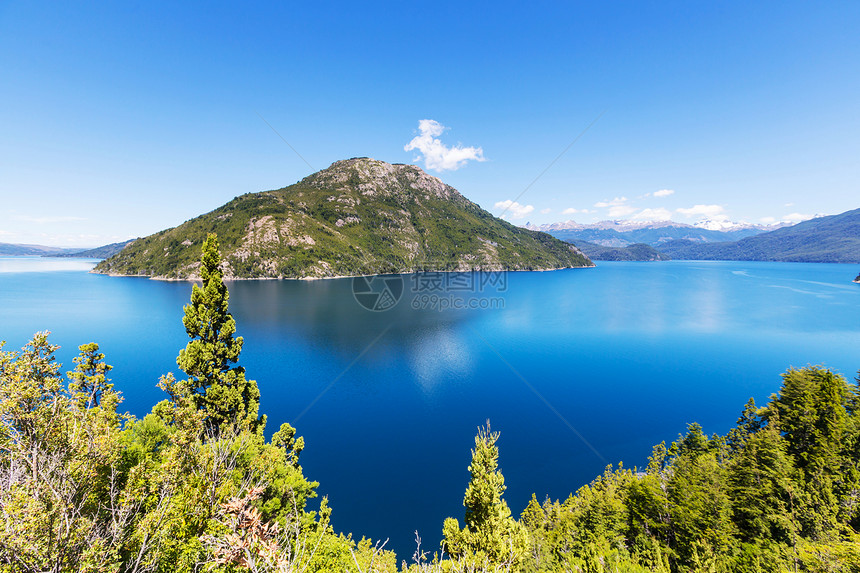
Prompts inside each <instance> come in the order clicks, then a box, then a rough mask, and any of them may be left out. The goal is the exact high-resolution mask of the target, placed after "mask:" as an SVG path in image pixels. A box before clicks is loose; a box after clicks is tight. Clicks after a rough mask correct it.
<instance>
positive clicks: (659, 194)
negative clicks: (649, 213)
mask: <svg viewBox="0 0 860 573" xmlns="http://www.w3.org/2000/svg"><path fill="white" fill-rule="evenodd" d="M674 193H675V190H674V189H660V190H659V191H654V193H652V195H653V196H654V197H668V196H669V195H674Z"/></svg>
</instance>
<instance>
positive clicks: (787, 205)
mask: <svg viewBox="0 0 860 573" xmlns="http://www.w3.org/2000/svg"><path fill="white" fill-rule="evenodd" d="M783 207H794V203H786V204H785V205H783Z"/></svg>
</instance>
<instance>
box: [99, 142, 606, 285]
mask: <svg viewBox="0 0 860 573" xmlns="http://www.w3.org/2000/svg"><path fill="white" fill-rule="evenodd" d="M209 232H216V233H218V240H219V243H220V245H221V249H222V254H223V260H224V266H225V276H226V277H233V278H266V277H273V278H274V277H279V278H305V277H335V276H349V275H360V274H382V273H402V272H411V271H413V270H418V269H425V270H466V269H482V270H503V269H505V270H543V269H556V268H570V267H583V266H591V264H592V263H591V261H589V260H588V258H587V257H585V256H584V255H583V254H582V253H581V252H580V251H579V250H578V249H577V248H576V247H574V246H573V245H569V244H567V243H564V242H562V241H560V240H558V239H555V238H553V237H551V236H549V235H547V234H546V233H540V232H535V231H529V230H526V229H521V228H519V227H515V226H513V225H511V224H510V223H508V222H506V221H503V220H501V219H497V218H495V217H493V216H492V215H491V214H490V213H488V212H486V211H484V210H483V209H481V208H480V207H479V206H478V205H476V204H475V203H472V202H471V201H469V200H468V199H466V198H465V197H463V196H462V195H461V194H460V193H459V192H458V191H457V190H456V189H454V188H453V187H450V186H449V185H446V184H444V183H442V181H440V180H439V179H437V178H435V177H431V176H430V175H427V174H426V173H424V172H423V171H422V170H421V169H419V168H418V167H416V166H414V165H400V164H398V165H391V164H388V163H385V162H382V161H377V160H374V159H368V158H355V159H349V160H345V161H337V162H335V163H333V164H332V165H331V167H329V168H328V169H324V170H322V171H319V172H317V173H314V174H313V175H310V176H308V177H306V178H304V179H303V180H301V181H299V182H298V183H296V184H294V185H290V186H289V187H285V188H283V189H277V190H274V191H265V192H262V193H250V194H246V195H242V196H240V197H236V198H235V199H233V200H232V201H230V202H229V203H227V204H226V205H223V206H222V207H219V208H218V209H215V210H214V211H212V212H210V213H206V214H205V215H201V216H199V217H197V218H195V219H192V220H190V221H186V222H185V223H183V224H182V225H179V226H178V227H175V228H173V229H167V230H165V231H161V232H159V233H155V234H154V235H150V236H149V237H145V238H142V239H138V240H137V241H135V242H133V243H132V244H130V245H129V246H128V247H126V248H125V249H123V250H122V251H121V252H119V253H118V254H116V255H114V256H113V257H111V258H109V259H107V260H105V261H102V262H101V263H100V264H99V265H97V266H96V268H95V272H101V273H110V274H122V275H144V276H151V277H158V278H173V279H187V278H193V277H195V275H196V273H197V269H198V267H199V262H198V261H199V258H200V248H201V245H202V243H203V240H204V239H205V237H206V234H207V233H209Z"/></svg>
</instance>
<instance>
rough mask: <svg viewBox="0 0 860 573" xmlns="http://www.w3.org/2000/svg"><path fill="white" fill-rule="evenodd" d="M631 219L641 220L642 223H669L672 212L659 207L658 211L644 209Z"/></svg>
mask: <svg viewBox="0 0 860 573" xmlns="http://www.w3.org/2000/svg"><path fill="white" fill-rule="evenodd" d="M631 218H632V219H639V220H641V221H668V220H669V219H671V218H672V212H671V211H669V210H668V209H664V208H663V207H657V208H656V209H642V210H641V211H639V212H638V213H636V214H635V215H633V217H631Z"/></svg>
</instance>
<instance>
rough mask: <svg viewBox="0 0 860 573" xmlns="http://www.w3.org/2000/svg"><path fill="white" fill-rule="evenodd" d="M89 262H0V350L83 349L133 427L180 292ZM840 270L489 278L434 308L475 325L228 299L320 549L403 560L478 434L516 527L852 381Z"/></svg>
mask: <svg viewBox="0 0 860 573" xmlns="http://www.w3.org/2000/svg"><path fill="white" fill-rule="evenodd" d="M93 264H94V262H93V261H80V260H71V259H66V260H58V259H28V258H6V259H3V258H0V339H5V340H7V341H8V342H7V346H6V349H11V348H18V347H20V346H22V345H23V344H24V343H25V342H26V341H27V340H28V339H29V338H30V336H31V335H32V334H33V333H34V332H35V331H37V330H45V329H48V330H51V331H52V337H51V338H52V340H53V341H54V342H55V343H58V344H61V345H63V348H62V350H61V351H60V353H59V358H60V359H61V361H63V363H64V364H65V365H66V367H67V368H68V369H70V368H71V366H72V362H71V358H72V357H73V356H74V355H75V354H76V347H77V345H79V344H83V343H85V342H90V341H96V342H98V343H99V344H100V345H101V347H102V349H103V351H104V352H105V354H106V355H107V361H108V362H109V363H110V364H113V365H114V370H113V371H112V375H113V380H114V382H115V383H116V385H117V387H118V389H120V390H122V392H123V394H124V396H125V402H124V404H123V405H124V407H125V408H126V409H127V410H129V411H130V412H131V413H133V414H135V415H138V416H142V415H143V414H145V413H146V412H147V411H149V409H150V408H151V407H152V405H154V404H155V403H156V402H157V401H159V400H161V399H162V398H163V397H164V396H163V395H162V394H161V392H160V391H159V390H158V389H157V388H156V387H155V383H156V381H157V380H158V377H159V375H161V374H163V373H166V372H168V371H173V372H177V368H176V363H175V357H176V355H177V353H178V350H179V349H180V348H182V347H184V345H185V343H186V342H187V337H186V335H185V332H184V329H183V327H182V324H181V317H182V305H183V304H186V303H187V301H188V299H189V295H190V286H189V284H188V283H168V282H158V281H150V280H147V279H141V278H116V277H105V276H101V275H91V274H88V273H87V272H86V271H87V270H88V269H89V268H91V267H92V265H93ZM857 270H858V269H857V268H856V265H828V264H793V263H742V262H667V263H600V265H599V266H598V267H597V268H596V269H578V270H566V271H554V272H544V273H510V274H508V275H507V276H506V277H505V278H506V281H505V282H504V283H503V284H501V285H500V284H495V285H494V286H493V287H492V288H489V289H485V291H484V292H470V291H467V290H462V289H461V290H457V291H456V292H453V296H454V297H455V298H457V299H458V300H466V301H468V300H477V301H478V303H476V304H478V306H480V305H484V306H493V307H494V308H491V309H483V310H481V309H475V310H446V311H442V312H440V311H438V310H433V309H429V308H419V309H415V308H413V303H414V304H415V305H417V306H421V304H422V301H421V300H419V299H418V297H420V296H421V295H420V294H415V293H413V292H412V291H411V288H410V284H409V281H408V277H407V286H406V290H405V292H404V294H403V297H402V298H401V300H400V302H399V303H398V304H397V306H395V307H394V308H392V309H391V310H388V311H385V312H370V311H367V310H365V309H364V308H362V307H361V306H360V305H359V304H357V303H356V301H355V299H354V297H353V294H352V281H351V280H349V279H341V280H330V281H238V282H233V283H230V285H229V287H230V293H231V300H230V308H231V311H232V312H233V314H234V316H235V317H236V320H237V322H238V329H239V334H240V335H242V336H244V338H245V347H244V348H245V349H244V351H243V353H242V362H241V363H242V364H243V365H244V366H245V367H246V369H247V372H248V375H249V377H251V378H255V379H256V380H257V381H258V383H259V386H260V390H261V392H262V404H261V411H263V412H265V413H266V414H268V416H269V431H270V432H271V431H274V430H275V429H277V428H278V426H280V424H281V423H283V422H290V423H292V424H293V425H295V426H296V427H297V428H298V430H299V434H300V435H303V436H304V437H305V440H306V443H307V447H306V449H305V452H304V453H303V454H302V465H303V467H304V471H305V475H306V476H308V477H309V478H310V479H314V480H317V481H319V482H320V484H321V485H320V488H319V491H320V493H322V494H325V495H328V496H329V499H330V503H331V506H332V507H333V508H334V514H333V516H332V518H333V522H334V525H335V528H336V529H338V530H342V531H352V532H353V533H354V534H355V535H356V536H358V537H360V536H361V535H365V536H369V537H373V538H374V539H380V538H381V539H386V538H390V541H389V544H388V547H389V548H393V549H395V550H397V552H398V555H399V557H400V558H405V559H409V558H410V556H411V554H412V551H413V550H414V544H413V542H412V539H413V537H414V531H415V530H418V531H419V533H420V534H421V536H422V538H423V539H424V547H425V548H431V549H432V547H433V546H434V544H435V543H436V542H437V541H438V540H439V538H440V537H441V527H442V521H443V520H444V518H445V517H448V516H455V517H457V518H459V519H460V520H461V521H462V517H463V507H462V499H463V493H464V491H465V488H466V485H467V482H468V472H467V470H466V466H467V465H468V464H469V457H470V448H471V446H472V444H473V442H472V440H473V437H474V434H475V431H476V428H477V426H478V425H480V424H482V423H483V422H484V421H485V420H486V419H487V418H489V419H490V420H491V421H492V425H493V428H494V429H497V430H499V431H501V433H502V437H501V440H500V442H499V446H500V448H501V467H502V471H503V473H504V475H505V478H506V483H507V485H508V490H507V493H506V498H507V500H508V503H509V504H510V505H511V509H512V510H513V511H514V513H516V514H518V513H519V512H520V511H521V510H522V509H523V508H524V507H525V505H526V503H527V502H528V500H529V498H530V497H531V494H532V493H533V492H534V493H536V494H537V495H538V498H539V499H542V498H543V497H545V496H546V495H549V496H550V497H552V498H563V497H566V496H567V495H568V494H569V493H571V492H573V491H575V490H576V489H577V488H578V487H579V486H581V485H583V484H584V483H586V482H588V481H590V480H591V479H592V478H593V477H594V476H596V475H597V474H599V473H600V472H602V471H603V468H604V467H605V466H606V464H608V463H613V464H617V463H618V462H619V461H623V462H624V464H625V465H627V466H635V465H640V466H641V465H643V464H644V463H645V462H646V458H647V456H648V454H649V453H650V449H651V446H652V445H654V444H655V443H658V442H660V441H662V440H667V441H670V440H673V439H674V438H676V437H677V435H678V434H679V432H683V431H684V430H685V428H686V425H687V424H688V423H690V422H693V421H698V422H700V423H701V424H702V425H703V426H704V428H705V431H706V432H709V433H712V432H719V433H724V432H726V431H727V429H728V428H729V427H730V426H731V425H732V424H733V423H734V421H735V420H736V419H737V417H738V415H739V413H740V411H741V409H742V407H743V404H744V402H745V401H746V400H747V399H748V398H749V397H754V398H755V399H756V401H757V402H759V403H763V402H765V401H766V400H767V398H768V396H769V395H770V394H771V393H772V392H775V391H777V390H778V388H779V384H780V377H779V374H780V373H781V372H783V371H785V370H786V369H787V368H788V367H789V366H805V365H807V364H823V365H825V366H827V367H830V368H832V369H834V370H837V371H839V372H841V373H842V374H844V375H846V376H850V377H853V376H854V374H855V372H856V371H857V369H858V368H860V285H855V284H852V283H851V280H852V279H853V278H854V277H855V276H856V274H857ZM411 286H415V285H414V284H413V285H411ZM474 290H477V289H474ZM424 292H426V291H424ZM451 294H452V293H451V291H449V293H448V294H447V295H445V296H451ZM489 299H493V301H492V304H490V303H487V304H484V303H481V302H480V301H481V300H485V301H486V300H489ZM416 301H417V302H416ZM424 302H427V301H426V300H425V301H424ZM499 307H502V308H499Z"/></svg>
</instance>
